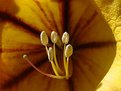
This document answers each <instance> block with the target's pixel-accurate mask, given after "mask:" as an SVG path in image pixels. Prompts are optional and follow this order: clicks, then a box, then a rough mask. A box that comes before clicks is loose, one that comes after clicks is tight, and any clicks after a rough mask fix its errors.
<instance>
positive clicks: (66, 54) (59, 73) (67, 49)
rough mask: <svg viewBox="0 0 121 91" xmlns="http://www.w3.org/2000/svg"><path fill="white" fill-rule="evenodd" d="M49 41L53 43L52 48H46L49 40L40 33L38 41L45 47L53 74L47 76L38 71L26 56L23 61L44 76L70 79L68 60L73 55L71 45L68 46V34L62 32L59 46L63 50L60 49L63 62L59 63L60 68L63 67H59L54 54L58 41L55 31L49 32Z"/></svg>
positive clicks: (44, 33)
mask: <svg viewBox="0 0 121 91" xmlns="http://www.w3.org/2000/svg"><path fill="white" fill-rule="evenodd" d="M50 40H51V42H52V43H53V45H52V46H48V43H49V38H48V36H47V34H46V32H45V31H42V32H41V34H40V41H41V44H42V45H43V46H45V49H46V53H47V56H48V62H50V65H51V67H52V69H53V72H54V73H53V74H48V73H46V72H43V71H41V70H40V69H38V68H37V67H36V66H34V64H33V63H32V62H31V61H30V59H29V57H28V55H26V54H24V55H23V59H25V60H26V61H27V62H28V63H29V64H30V65H31V66H32V67H33V68H34V69H35V70H37V71H38V72H39V73H41V74H43V75H45V76H48V77H51V78H55V79H69V78H70V77H71V74H70V69H69V67H70V66H69V62H70V60H69V58H70V57H71V56H72V54H73V47H72V45H71V44H68V42H69V34H68V33H67V32H64V33H63V35H62V38H61V44H62V45H63V48H61V51H63V60H62V62H61V63H62V64H61V66H63V67H60V65H59V61H58V60H57V59H59V58H57V57H58V56H57V54H56V51H58V50H56V45H57V43H58V42H59V41H60V39H59V36H58V34H57V32H55V31H52V32H51V35H50ZM60 57H61V55H60Z"/></svg>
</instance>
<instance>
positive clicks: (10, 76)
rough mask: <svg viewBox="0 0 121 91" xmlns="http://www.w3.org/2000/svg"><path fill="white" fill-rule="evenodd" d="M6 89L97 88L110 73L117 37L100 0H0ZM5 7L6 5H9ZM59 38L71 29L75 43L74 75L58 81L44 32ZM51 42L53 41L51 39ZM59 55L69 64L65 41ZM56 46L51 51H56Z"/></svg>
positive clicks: (0, 64) (0, 86)
mask: <svg viewBox="0 0 121 91" xmlns="http://www.w3.org/2000/svg"><path fill="white" fill-rule="evenodd" d="M0 4H1V5H2V6H0V30H1V41H0V42H1V46H0V48H1V54H0V59H1V61H0V74H1V75H0V90H9V91H19V90H20V91H26V90H28V91H95V90H96V88H97V85H98V84H99V83H100V81H101V80H102V79H103V77H104V76H105V74H106V73H107V72H108V70H109V68H110V66H111V64H112V62H113V60H114V57H115V54H116V48H115V44H116V42H115V38H114V35H113V33H112V30H111V29H110V27H109V26H108V24H107V22H106V21H105V20H104V18H103V16H102V15H101V13H100V11H99V9H98V8H97V6H96V5H95V3H94V1H92V0H90V1H88V0H70V1H68V0H14V1H13V0H10V2H9V3H8V4H6V1H4V0H0ZM4 5H5V6H4ZM42 31H45V32H46V33H47V36H49V39H51V38H50V34H51V32H52V31H55V32H56V33H57V34H58V36H59V38H61V37H62V34H63V33H64V32H67V33H69V36H70V40H69V44H71V45H72V46H73V54H72V55H71V57H70V60H69V62H70V64H72V66H71V67H70V66H69V70H71V68H72V69H73V71H72V75H71V77H69V79H55V78H51V77H48V76H45V75H43V74H40V73H39V72H37V71H36V70H35V69H34V68H33V67H32V66H31V65H30V64H28V63H27V61H26V60H25V59H23V55H24V54H27V55H28V57H29V59H30V61H31V62H32V64H34V65H35V66H36V67H38V68H39V69H40V70H42V71H43V72H46V73H48V74H54V73H53V70H52V67H51V65H50V62H49V60H48V57H47V54H46V50H45V48H44V46H43V45H42V44H41V42H40V37H39V36H40V33H41V32H42ZM48 45H49V46H51V45H52V42H50V41H49V44H48ZM57 47H58V50H56V51H57V53H58V54H57V59H58V61H59V62H60V63H59V65H63V59H62V55H61V52H62V50H61V47H62V46H61V45H60V44H58V45H57ZM50 50H51V49H50Z"/></svg>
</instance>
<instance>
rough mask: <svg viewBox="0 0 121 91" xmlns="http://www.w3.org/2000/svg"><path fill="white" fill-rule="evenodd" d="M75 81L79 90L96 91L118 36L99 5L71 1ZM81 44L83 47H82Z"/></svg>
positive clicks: (81, 0) (78, 0) (111, 60)
mask: <svg viewBox="0 0 121 91" xmlns="http://www.w3.org/2000/svg"><path fill="white" fill-rule="evenodd" d="M71 1H72V2H71V10H70V12H71V22H70V25H71V26H70V27H71V30H70V31H69V32H71V33H70V34H71V39H72V43H73V45H74V48H75V50H76V51H75V52H74V54H73V56H72V62H73V70H74V71H73V76H72V82H73V86H74V90H75V91H78V90H80V91H95V90H96V87H97V84H98V83H100V81H101V80H102V79H103V77H104V76H105V74H106V72H108V70H109V68H110V66H111V64H112V62H113V61H114V58H115V54H116V47H115V44H116V42H115V38H114V35H113V32H112V30H111V29H110V27H109V25H108V24H107V23H106V21H105V19H104V17H103V16H102V15H101V12H100V11H99V10H98V8H97V7H96V6H95V4H94V3H93V2H91V1H92V0H91V1H88V0H84V1H83V0H71ZM78 47H79V48H78Z"/></svg>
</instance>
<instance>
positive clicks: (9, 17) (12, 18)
mask: <svg viewBox="0 0 121 91" xmlns="http://www.w3.org/2000/svg"><path fill="white" fill-rule="evenodd" d="M0 19H1V20H2V21H9V22H11V23H13V24H15V25H18V26H20V27H22V28H24V29H26V30H27V32H30V33H32V34H33V35H34V36H37V37H38V38H39V35H40V31H39V30H38V29H36V28H33V27H31V26H30V25H28V24H27V23H25V22H23V21H22V20H21V19H18V18H16V17H15V16H13V15H11V14H9V13H6V12H2V11H0Z"/></svg>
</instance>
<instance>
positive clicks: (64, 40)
mask: <svg viewBox="0 0 121 91" xmlns="http://www.w3.org/2000/svg"><path fill="white" fill-rule="evenodd" d="M62 42H63V43H64V44H67V43H68V42H69V34H68V33H67V32H64V33H63V35H62Z"/></svg>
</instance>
